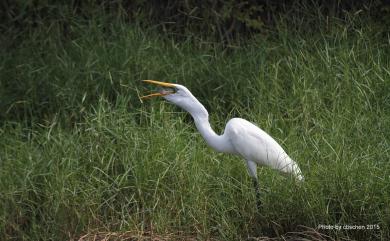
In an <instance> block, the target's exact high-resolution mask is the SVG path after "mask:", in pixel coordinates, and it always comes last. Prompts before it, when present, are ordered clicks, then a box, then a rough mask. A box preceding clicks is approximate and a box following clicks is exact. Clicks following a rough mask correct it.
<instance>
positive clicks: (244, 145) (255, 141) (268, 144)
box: [223, 118, 302, 179]
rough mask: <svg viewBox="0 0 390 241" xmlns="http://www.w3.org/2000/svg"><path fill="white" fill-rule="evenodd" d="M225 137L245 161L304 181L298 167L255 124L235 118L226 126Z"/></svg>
mask: <svg viewBox="0 0 390 241" xmlns="http://www.w3.org/2000/svg"><path fill="white" fill-rule="evenodd" d="M223 135H224V136H226V137H227V138H228V139H229V141H230V142H231V143H232V146H233V148H234V149H235V151H236V153H237V154H238V155H240V156H242V157H243V158H244V159H245V160H249V161H252V162H255V163H257V164H260V165H264V166H269V167H272V168H274V169H277V170H279V171H281V172H285V173H292V174H294V175H295V176H297V177H298V179H302V174H301V171H300V170H299V168H298V165H297V164H296V163H295V162H294V161H293V160H292V159H291V158H290V157H289V156H288V155H287V153H286V152H285V151H284V150H283V148H282V147H281V146H280V145H279V144H278V143H277V142H276V141H275V140H274V139H273V138H272V137H271V136H270V135H268V134H267V133H266V132H265V131H263V130H262V129H260V128H259V127H257V126H256V125H254V124H253V123H251V122H249V121H247V120H244V119H241V118H233V119H231V120H230V121H229V122H228V123H227V124H226V128H225V131H224V134H223ZM248 168H249V169H250V168H251V167H248Z"/></svg>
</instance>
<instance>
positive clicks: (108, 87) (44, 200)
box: [0, 13, 390, 240]
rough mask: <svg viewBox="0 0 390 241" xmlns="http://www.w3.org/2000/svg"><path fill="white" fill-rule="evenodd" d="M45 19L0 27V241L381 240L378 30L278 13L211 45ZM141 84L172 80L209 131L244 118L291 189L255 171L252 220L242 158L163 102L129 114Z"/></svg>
mask: <svg viewBox="0 0 390 241" xmlns="http://www.w3.org/2000/svg"><path fill="white" fill-rule="evenodd" d="M308 15H309V14H308ZM60 17H61V16H59V20H58V21H48V22H43V23H42V24H38V25H36V26H29V27H28V28H23V29H20V28H18V27H11V28H8V29H6V28H4V27H3V28H2V30H3V35H2V36H1V44H2V46H4V47H3V48H1V49H0V53H1V55H0V56H1V59H0V96H1V102H0V110H1V112H0V121H1V126H0V136H1V139H0V190H1V192H0V203H1V205H0V239H2V240H64V239H65V240H66V239H77V238H79V237H81V236H82V235H84V234H87V233H94V232H98V231H101V232H117V233H126V232H127V231H130V232H132V233H136V234H137V233H138V234H140V235H141V234H142V233H154V234H155V235H162V236H164V235H167V234H182V235H177V237H178V239H180V237H193V238H194V239H195V238H196V239H199V240H208V239H213V240H246V239H249V238H250V237H265V236H268V237H279V238H280V237H282V236H283V235H286V233H288V232H294V231H302V230H303V231H304V230H308V229H309V230H316V231H317V232H320V233H324V234H326V235H328V236H329V238H334V239H342V238H345V239H358V240H380V239H382V240H386V239H388V238H389V237H390V229H389V227H390V225H389V224H390V201H389V200H390V164H389V157H390V146H389V139H390V134H389V133H390V81H389V80H390V72H389V69H390V59H389V56H390V48H389V47H390V46H389V45H390V39H389V35H388V32H386V28H385V26H382V25H380V24H378V23H376V22H374V21H371V19H370V18H368V19H367V18H365V17H364V16H361V15H360V14H359V13H357V14H347V15H346V17H345V18H343V19H340V18H330V19H328V18H325V17H324V16H322V15H318V16H315V17H312V18H305V20H307V21H305V22H300V21H301V19H300V18H289V19H288V20H289V21H287V20H286V19H285V18H284V17H280V18H278V19H277V20H275V22H274V26H273V27H272V28H265V29H263V30H262V31H261V32H259V33H257V34H253V35H252V36H251V38H250V39H249V40H247V41H246V42H245V43H243V42H231V43H230V46H229V47H228V48H226V45H225V44H222V43H218V42H215V41H213V39H212V38H206V37H203V36H202V37H197V35H196V34H194V33H189V34H188V35H185V37H183V36H181V37H179V38H176V37H174V36H172V35H171V34H170V33H161V32H159V31H157V30H156V29H155V28H153V27H148V28H145V27H140V26H139V25H137V24H132V23H128V22H127V21H125V20H123V19H121V18H119V19H118V18H116V16H112V15H109V14H107V15H106V14H103V13H102V14H100V15H96V17H94V18H91V19H88V20H86V19H84V18H81V17H74V18H66V21H67V24H66V25H64V24H63V23H64V21H62V20H64V19H61V18H60ZM311 23H316V25H314V24H311ZM65 26H66V27H65ZM240 41H242V40H240ZM141 79H158V80H162V81H169V82H177V83H181V84H184V85H186V86H187V87H188V88H189V89H190V90H191V91H192V92H193V94H194V95H195V96H196V97H198V99H199V100H200V101H201V102H202V103H204V104H205V106H206V108H207V109H208V110H209V112H210V117H211V122H212V123H213V126H214V127H215V129H216V130H217V131H218V132H222V131H223V128H224V125H225V123H226V121H227V120H228V119H229V118H231V117H234V116H240V117H243V118H246V119H248V120H250V121H252V122H255V123H257V124H258V125H259V126H260V127H262V128H263V129H264V130H266V131H267V132H269V133H270V134H271V135H272V136H274V137H275V138H276V139H277V140H278V141H279V142H280V143H282V146H284V147H285V148H286V149H287V151H288V153H289V154H290V155H291V156H292V157H293V158H294V159H295V160H297V162H298V163H299V165H300V167H301V169H302V171H303V173H304V175H305V178H306V181H305V182H304V183H303V184H301V185H299V184H297V183H295V182H294V180H292V179H290V178H286V177H284V176H281V175H279V174H278V173H276V172H275V171H273V170H270V169H268V168H259V180H260V183H261V185H262V188H263V190H262V197H261V198H262V202H263V208H262V210H260V211H259V212H257V211H256V209H255V197H254V191H253V190H252V183H251V180H250V177H249V176H248V175H247V173H246V168H245V164H244V162H243V161H242V160H241V159H239V158H237V157H234V156H229V155H224V154H218V153H216V152H214V151H213V150H211V149H210V148H208V147H207V146H206V144H205V143H204V141H203V140H202V138H201V136H200V135H199V134H198V132H197V131H196V130H195V128H194V125H193V123H192V120H191V118H190V117H189V115H188V114H186V113H184V112H182V111H181V110H179V109H177V108H176V107H174V106H172V105H169V104H167V103H165V102H164V101H162V100H161V99H155V100H151V101H148V102H145V103H141V101H140V100H139V98H138V96H139V95H141V94H142V93H145V92H147V91H148V90H147V89H146V87H145V86H142V83H141V82H140V80H141ZM319 225H340V226H343V225H363V226H364V227H365V230H353V229H352V230H351V229H347V228H344V229H341V230H334V229H333V230H328V229H320V228H318V227H319ZM366 225H373V226H366ZM376 225H378V226H376ZM305 227H306V228H305ZM369 228H372V229H369ZM186 239H187V240H189V239H190V238H186Z"/></svg>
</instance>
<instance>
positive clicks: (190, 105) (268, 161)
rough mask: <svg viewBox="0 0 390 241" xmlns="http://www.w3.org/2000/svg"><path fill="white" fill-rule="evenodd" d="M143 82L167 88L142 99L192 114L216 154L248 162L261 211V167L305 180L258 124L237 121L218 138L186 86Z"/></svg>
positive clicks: (228, 126)
mask: <svg viewBox="0 0 390 241" xmlns="http://www.w3.org/2000/svg"><path fill="white" fill-rule="evenodd" d="M143 81H144V82H146V83H149V84H154V85H158V86H160V87H163V88H161V90H160V91H159V92H157V93H153V94H150V95H146V96H143V97H141V99H146V98H150V97H156V96H162V97H164V98H165V99H166V100H167V101H169V102H172V103H173V104H175V105H177V106H179V107H181V108H183V109H184V110H186V111H188V112H189V113H190V114H191V116H192V117H193V119H194V121H195V125H196V128H197V129H198V131H199V132H200V134H201V135H202V136H203V138H204V139H205V140H206V142H207V144H208V145H209V146H211V147H212V148H213V149H215V150H216V151H219V152H223V153H230V154H235V155H238V156H241V157H243V158H244V159H245V160H246V164H247V168H248V172H249V175H250V176H251V177H252V178H253V183H254V188H255V191H256V199H257V206H258V208H259V207H260V192H259V182H258V179H257V170H256V167H257V164H259V165H265V166H269V167H271V168H274V169H276V170H279V171H281V172H282V173H288V174H292V175H293V176H294V177H295V178H296V179H298V180H300V181H302V180H303V175H302V173H301V170H300V169H299V167H298V165H297V163H296V162H295V161H294V160H292V159H291V158H290V157H289V156H288V155H287V154H286V152H285V151H284V150H283V148H282V147H281V146H280V145H279V144H278V143H277V142H276V141H275V140H274V139H273V138H272V137H271V136H270V135H268V134H267V133H266V132H264V131H263V130H262V129H260V128H259V127H257V126H256V125H254V124H252V123H251V122H249V121H247V120H244V119H241V118H233V119H231V120H229V121H228V123H227V124H226V127H225V131H224V132H223V134H222V135H217V134H216V133H215V132H214V131H213V129H212V128H211V126H210V122H209V114H208V112H207V110H206V108H204V106H203V105H202V104H201V103H200V102H199V101H198V100H197V99H196V98H195V97H194V96H193V95H192V93H191V92H190V91H189V90H188V89H187V88H186V87H184V86H183V85H179V84H172V83H165V82H160V81H155V80H143Z"/></svg>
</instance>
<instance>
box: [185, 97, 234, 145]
mask: <svg viewBox="0 0 390 241" xmlns="http://www.w3.org/2000/svg"><path fill="white" fill-rule="evenodd" d="M187 111H188V112H189V113H190V114H191V116H192V117H193V118H194V121H195V125H196V128H197V129H198V131H199V132H200V134H201V135H202V137H203V138H204V139H205V140H206V142H207V144H208V145H209V146H211V147H212V148H214V149H215V150H216V151H219V152H225V153H234V150H233V147H232V146H231V144H230V142H229V140H227V139H226V137H225V136H224V135H218V134H216V133H215V131H214V130H213V129H212V128H211V125H210V122H209V114H208V112H207V110H206V108H204V106H203V105H202V104H201V103H200V102H199V101H197V103H196V104H195V105H194V106H192V108H191V109H190V110H187Z"/></svg>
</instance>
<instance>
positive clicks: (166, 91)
mask: <svg viewBox="0 0 390 241" xmlns="http://www.w3.org/2000/svg"><path fill="white" fill-rule="evenodd" d="M143 82H145V83H149V84H154V85H157V86H159V87H160V88H159V90H158V92H156V93H152V94H149V95H146V96H142V97H141V99H148V98H151V97H158V96H161V97H163V98H164V99H166V100H167V101H169V102H171V103H173V104H175V105H177V106H179V107H181V108H183V109H184V110H186V111H188V112H190V113H191V114H198V115H200V114H206V115H207V116H208V114H207V111H206V109H205V108H204V107H203V105H202V104H201V103H200V102H199V101H198V100H197V99H196V98H195V97H194V96H193V95H192V93H191V92H190V91H189V90H188V89H187V88H186V87H185V86H183V85H179V84H172V83H166V82H160V81H155V80H143Z"/></svg>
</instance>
